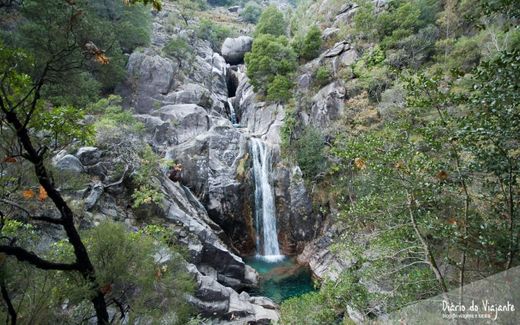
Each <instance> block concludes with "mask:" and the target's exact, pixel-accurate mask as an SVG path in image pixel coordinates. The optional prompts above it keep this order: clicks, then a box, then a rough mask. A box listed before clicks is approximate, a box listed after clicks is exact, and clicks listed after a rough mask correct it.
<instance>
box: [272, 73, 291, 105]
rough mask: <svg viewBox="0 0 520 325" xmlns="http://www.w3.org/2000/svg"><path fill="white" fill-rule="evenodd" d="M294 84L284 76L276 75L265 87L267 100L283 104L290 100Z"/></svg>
mask: <svg viewBox="0 0 520 325" xmlns="http://www.w3.org/2000/svg"><path fill="white" fill-rule="evenodd" d="M293 87H294V84H293V82H292V80H290V79H289V78H287V77H286V76H280V75H277V76H275V77H274V79H273V81H271V82H270V83H269V86H268V87H267V97H266V98H267V99H268V100H270V101H277V102H282V103H285V102H287V101H288V100H289V99H291V98H292V89H293Z"/></svg>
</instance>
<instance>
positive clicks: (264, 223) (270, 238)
mask: <svg viewBox="0 0 520 325" xmlns="http://www.w3.org/2000/svg"><path fill="white" fill-rule="evenodd" d="M251 152H252V156H253V174H254V175H253V176H254V180H255V226H256V231H257V235H256V247H257V254H258V255H259V256H258V257H259V258H262V259H263V260H265V261H268V262H276V261H280V260H282V259H284V256H283V255H281V254H280V247H279V245H278V233H277V231H276V208H275V204H274V193H273V188H272V186H271V184H270V182H269V174H270V173H271V151H270V149H269V147H268V146H267V145H266V144H265V143H263V142H262V141H260V140H259V139H255V138H251Z"/></svg>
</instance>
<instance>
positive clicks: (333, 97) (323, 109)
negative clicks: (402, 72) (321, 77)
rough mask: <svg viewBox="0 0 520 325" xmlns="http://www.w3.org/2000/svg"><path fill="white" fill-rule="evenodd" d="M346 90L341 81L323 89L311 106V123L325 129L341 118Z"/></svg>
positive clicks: (314, 98) (313, 99)
mask: <svg viewBox="0 0 520 325" xmlns="http://www.w3.org/2000/svg"><path fill="white" fill-rule="evenodd" d="M345 96H346V90H345V87H344V86H343V85H342V83H341V81H334V82H332V83H330V84H329V85H327V86H325V87H323V88H322V89H321V90H320V91H319V92H318V93H317V94H316V95H315V96H314V97H313V98H312V104H311V116H310V120H311V123H312V124H313V125H314V126H315V127H318V128H321V129H325V128H327V127H328V126H330V125H331V122H332V121H334V120H336V119H337V118H339V117H340V115H341V114H342V113H343V111H344V108H345V104H344V100H345Z"/></svg>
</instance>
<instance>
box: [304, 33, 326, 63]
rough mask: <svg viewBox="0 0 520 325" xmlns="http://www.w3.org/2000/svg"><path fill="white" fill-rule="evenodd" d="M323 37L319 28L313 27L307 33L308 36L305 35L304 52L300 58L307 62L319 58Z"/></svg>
mask: <svg viewBox="0 0 520 325" xmlns="http://www.w3.org/2000/svg"><path fill="white" fill-rule="evenodd" d="M321 36H322V34H321V29H320V28H319V27H318V26H316V25H313V26H312V27H311V28H310V29H309V31H307V34H305V38H304V39H303V46H302V50H301V53H299V56H300V57H302V58H304V59H305V60H307V61H310V60H312V59H314V58H316V57H318V55H319V54H320V51H321V45H322V43H323V41H322V39H321Z"/></svg>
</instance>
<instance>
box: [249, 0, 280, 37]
mask: <svg viewBox="0 0 520 325" xmlns="http://www.w3.org/2000/svg"><path fill="white" fill-rule="evenodd" d="M286 30H287V25H286V23H285V19H284V17H283V13H282V12H281V11H280V10H278V8H276V7H275V6H273V5H271V6H269V7H267V8H265V10H264V11H263V12H262V15H261V16H260V18H259V19H258V23H257V24H256V29H255V38H257V37H259V36H260V35H262V34H269V35H273V36H283V35H286Z"/></svg>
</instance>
